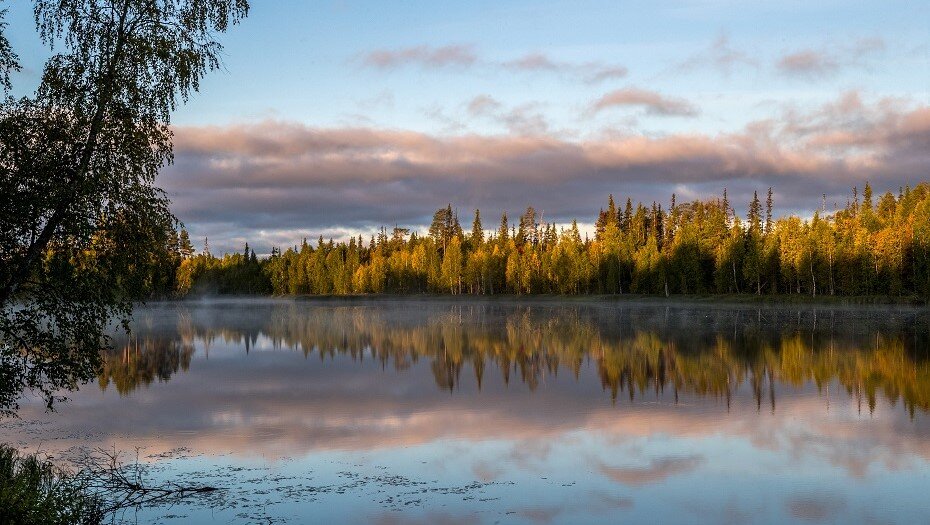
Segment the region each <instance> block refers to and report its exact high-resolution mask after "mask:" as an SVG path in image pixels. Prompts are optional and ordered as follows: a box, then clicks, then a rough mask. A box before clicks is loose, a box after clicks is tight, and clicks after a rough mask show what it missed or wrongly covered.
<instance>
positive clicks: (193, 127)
mask: <svg viewBox="0 0 930 525" xmlns="http://www.w3.org/2000/svg"><path fill="white" fill-rule="evenodd" d="M30 4H31V3H30V2H26V1H19V0H17V1H14V2H6V4H5V6H6V8H7V9H9V13H8V15H7V21H8V22H9V26H8V28H7V33H8V36H9V38H10V41H11V43H12V45H13V47H14V49H15V50H16V51H17V53H18V54H19V55H20V57H21V59H22V62H23V65H24V66H25V67H24V69H23V71H22V72H21V73H19V74H17V75H16V76H15V77H14V93H15V94H28V93H29V92H31V91H32V90H34V89H35V86H36V85H37V83H38V80H39V73H40V72H41V69H42V64H43V62H44V60H45V58H47V57H48V56H49V54H50V51H49V50H48V49H46V48H44V47H43V46H42V45H41V43H40V42H39V40H38V37H37V36H36V34H35V27H34V25H33V23H32V18H31V7H30ZM251 4H252V8H251V12H250V15H249V17H248V18H247V19H246V20H245V21H244V22H243V23H242V24H241V25H240V26H237V27H234V28H233V29H232V30H231V31H229V32H228V33H227V34H223V35H220V41H221V42H222V43H223V45H224V47H225V50H224V65H223V69H222V70H221V71H216V72H213V73H211V74H210V75H209V76H208V77H207V78H206V79H205V81H204V82H203V84H202V86H201V90H200V92H199V93H198V94H197V95H196V96H194V97H193V98H192V99H191V100H190V101H189V102H188V103H187V104H186V105H184V106H183V107H180V108H179V109H178V110H177V111H176V113H175V114H174V116H173V119H172V125H173V127H174V132H175V162H174V164H172V165H171V166H167V167H166V168H164V170H163V172H162V174H161V175H160V176H159V178H158V181H157V182H158V184H159V185H160V186H161V187H163V188H164V189H165V190H166V192H167V193H168V195H169V197H170V198H171V200H172V203H173V204H172V209H173V211H174V212H175V214H176V215H177V216H178V218H179V219H180V220H181V221H183V222H184V224H185V226H186V228H187V229H188V230H189V231H190V232H191V236H192V237H193V238H195V239H202V238H204V237H209V239H210V246H211V248H212V249H213V251H214V252H215V253H219V252H223V251H240V250H241V247H242V245H243V244H244V243H245V242H249V243H250V245H252V246H253V247H254V248H255V249H256V250H257V251H258V252H259V253H267V252H268V251H270V249H271V247H272V246H284V247H286V246H290V245H293V244H296V243H299V242H300V240H301V239H302V238H309V239H315V238H317V237H319V236H320V235H322V236H324V237H326V238H329V237H333V238H336V239H340V238H346V237H347V236H349V235H358V234H363V235H365V236H366V237H367V236H369V235H370V234H371V233H372V232H373V231H375V230H376V229H377V228H379V227H380V226H382V225H383V226H387V227H388V228H392V227H394V226H395V225H400V226H403V227H411V228H413V229H423V228H424V227H425V225H427V224H428V223H429V220H430V218H431V216H432V213H433V212H434V211H435V210H436V209H437V208H439V207H441V206H445V205H446V204H447V203H450V204H452V206H453V208H455V209H456V210H458V212H459V215H460V219H461V221H462V223H463V224H464V225H465V226H466V228H467V227H468V226H469V225H470V224H471V220H472V216H473V213H474V210H475V209H476V208H480V209H481V211H482V217H483V219H484V225H485V227H486V228H489V229H490V228H493V227H494V226H495V225H496V224H497V223H498V222H499V217H500V214H501V213H502V212H505V211H506V212H507V213H508V214H509V215H510V216H511V217H514V216H517V215H518V214H519V213H520V212H521V211H522V210H523V209H525V208H526V206H529V205H532V206H534V207H536V209H537V210H540V211H541V212H542V214H543V219H544V220H545V221H547V222H550V221H554V222H557V223H560V224H564V223H568V222H570V221H571V220H572V219H578V220H579V222H581V223H582V224H590V223H591V222H593V220H594V217H595V215H596V213H597V211H598V209H599V208H601V207H603V206H605V205H606V201H607V195H608V194H610V193H612V194H613V195H614V196H615V197H616V198H617V199H618V200H620V201H621V202H623V201H625V200H626V199H627V198H632V199H633V201H634V202H636V201H643V202H646V203H647V204H648V203H651V202H652V201H657V202H660V203H663V204H665V205H666V206H667V204H668V201H669V199H670V197H671V195H672V193H674V194H675V195H676V197H677V200H678V201H679V202H681V201H684V200H689V199H695V198H712V197H714V196H717V195H720V194H721V193H722V191H723V189H724V188H726V189H727V191H728V195H729V196H730V199H731V201H733V202H734V203H736V204H737V210H742V209H744V208H745V205H744V204H743V205H742V207H741V206H740V204H741V203H748V201H749V199H751V197H752V193H753V192H754V191H758V192H760V194H761V193H764V192H766V191H767V190H768V188H769V187H772V188H773V191H774V194H775V204H776V211H777V212H778V213H782V214H787V213H800V214H802V215H805V216H809V215H811V214H812V213H813V211H814V210H815V209H819V208H820V207H821V206H822V205H823V202H824V198H823V195H824V194H825V195H826V196H827V198H826V202H827V207H828V208H830V209H832V207H833V206H834V204H836V205H840V206H842V205H844V204H845V202H846V199H847V198H848V197H849V196H850V195H851V191H852V190H851V188H852V187H853V186H858V187H859V188H861V187H862V186H863V185H864V184H865V182H866V181H870V182H871V183H872V185H873V187H875V188H876V190H877V191H886V190H892V191H895V192H897V189H898V188H899V187H900V186H903V185H906V184H911V185H913V184H916V183H917V182H920V181H922V180H928V179H930V175H928V167H930V23H928V22H927V21H928V20H930V2H928V1H926V0H920V1H914V0H910V1H905V2H898V1H882V2H872V1H869V2H866V1H863V2H841V1H830V0H827V1H816V0H807V1H804V2H800V1H794V0H780V1H759V2H740V1H735V0H733V1H730V0H708V1H697V0H690V1H669V2H648V1H643V2H620V1H586V0H573V1H533V2H529V1H522V0H521V1H506V2H502V1H497V2H485V1H483V0H481V1H472V2H444V1H428V2H427V1H424V2H415V1H404V2H383V1H364V2H363V1H350V0H342V1H320V2H305V1H283V0H282V1H274V2H271V1H267V0H266V1H261V0H252V2H251ZM201 243H202V240H201V241H199V242H198V244H201Z"/></svg>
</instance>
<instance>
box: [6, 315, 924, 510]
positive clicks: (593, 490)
mask: <svg viewBox="0 0 930 525" xmlns="http://www.w3.org/2000/svg"><path fill="white" fill-rule="evenodd" d="M928 323H930V319H928V311H927V310H917V309H869V308H835V309H816V308H812V307H800V308H762V309H758V308H745V307H726V306H720V305H712V306H703V305H701V306H699V307H698V306H693V305H692V306H688V305H682V306H674V307H673V306H669V307H666V305H665V304H663V303H656V302H652V303H645V304H632V303H627V302H623V303H604V302H597V301H593V302H592V301H578V302H576V303H569V304H560V303H558V302H554V301H545V300H532V301H530V302H520V301H508V300H493V301H487V302H474V301H469V302H458V301H453V300H438V299H434V300H428V301H417V300H370V301H343V300H337V301H272V300H261V301H247V302H236V301H214V302H203V303H185V304H176V303H169V304H156V305H150V306H149V307H146V308H144V309H142V310H140V311H139V312H138V313H137V315H136V320H135V328H136V329H135V332H134V334H133V337H132V338H131V339H125V338H124V339H123V340H120V341H119V345H118V350H116V351H114V352H113V353H112V354H111V355H107V356H106V357H107V359H106V366H105V368H104V370H103V372H102V374H101V377H100V381H99V383H97V384H91V385H88V386H87V387H85V388H83V389H82V390H81V391H79V392H77V393H76V394H75V395H74V396H73V398H72V400H71V402H70V403H68V404H65V405H62V406H61V407H60V409H59V410H60V411H59V412H58V413H56V414H53V415H47V414H44V413H43V407H42V405H41V403H34V404H28V403H27V404H25V405H24V409H23V411H22V417H23V424H22V425H20V426H17V425H12V424H9V425H6V426H4V427H0V439H2V440H6V441H11V442H13V443H14V444H17V445H18V446H21V447H23V448H29V447H32V448H41V449H42V450H44V451H62V452H67V451H68V450H69V449H70V448H71V447H88V446H89V447H106V448H110V447H115V448H117V449H119V450H129V451H132V450H135V448H136V447H142V450H143V451H144V452H143V454H144V455H143V458H144V460H145V461H151V462H153V463H156V464H158V465H162V466H164V468H165V473H166V475H170V476H182V477H183V476H194V477H195V478H196V479H200V480H204V482H205V483H209V484H213V485H217V486H224V487H229V490H228V492H225V493H224V498H225V502H224V503H222V504H219V506H216V505H211V506H210V507H209V508H197V507H184V508H180V509H178V508H175V509H168V510H165V509H149V510H144V511H142V512H141V513H140V515H139V516H134V517H133V518H134V519H135V518H138V523H200V522H203V523H228V522H236V523H268V522H269V521H271V522H286V523H336V522H338V523H385V524H388V523H505V524H506V523H514V524H535V523H565V524H574V523H616V522H618V521H621V522H623V521H632V522H645V523H657V522H659V523H754V522H759V523H791V522H795V523H810V522H828V523H829V522H834V523H875V522H880V523H915V522H917V523H919V522H921V521H922V520H925V517H926V516H928V515H930V500H927V498H926V497H925V492H926V488H927V486H928V485H930V418H928V417H927V414H926V412H927V410H928V401H930V370H928V366H930V356H928V348H930V344H928V342H930V329H928ZM29 421H37V422H38V423H36V424H32V423H29Z"/></svg>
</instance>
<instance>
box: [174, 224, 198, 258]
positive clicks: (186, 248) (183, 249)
mask: <svg viewBox="0 0 930 525" xmlns="http://www.w3.org/2000/svg"><path fill="white" fill-rule="evenodd" d="M178 252H179V253H180V254H181V257H183V258H185V259H189V258H190V257H193V255H194V245H193V244H192V243H191V237H190V235H189V234H188V233H187V230H185V229H184V228H181V234H180V235H179V236H178Z"/></svg>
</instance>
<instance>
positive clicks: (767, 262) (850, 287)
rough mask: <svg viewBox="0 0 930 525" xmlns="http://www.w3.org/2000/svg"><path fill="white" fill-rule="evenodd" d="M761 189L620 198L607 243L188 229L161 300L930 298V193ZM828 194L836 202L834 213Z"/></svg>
mask: <svg viewBox="0 0 930 525" xmlns="http://www.w3.org/2000/svg"><path fill="white" fill-rule="evenodd" d="M772 196H773V193H772V190H771V189H769V190H768V193H767V195H762V196H761V197H760V196H759V194H758V193H756V194H755V195H754V197H753V199H752V201H751V202H750V203H749V205H748V208H747V209H748V212H747V214H746V217H745V219H744V218H742V217H740V216H739V215H737V213H736V212H735V210H734V208H733V206H732V205H731V203H730V201H729V199H728V197H727V194H726V191H725V190H724V192H723V194H722V195H721V196H720V197H717V198H713V199H707V200H695V201H692V202H676V198H675V195H672V197H671V200H670V204H669V205H668V207H667V208H663V206H662V205H661V204H656V203H655V202H653V203H652V204H651V205H644V204H642V203H638V204H635V205H634V204H633V203H632V202H631V200H630V199H626V201H625V203H623V204H621V203H619V202H618V201H617V200H615V199H614V197H613V195H610V196H609V197H608V198H607V199H606V201H607V202H606V207H604V208H602V209H601V210H600V211H599V212H598V213H596V214H595V215H593V217H595V218H596V221H595V232H594V234H593V238H590V237H589V236H588V235H582V234H581V232H580V230H579V228H578V224H577V222H573V223H572V225H571V226H570V227H557V226H556V225H555V224H552V223H542V222H541V221H540V215H539V214H538V213H537V212H536V210H535V209H534V208H533V207H529V208H527V209H526V211H525V212H524V213H523V214H522V215H520V216H519V217H517V218H515V219H513V220H511V219H510V218H508V216H507V215H506V214H504V215H503V216H502V217H500V222H499V223H496V224H495V225H494V227H492V228H486V227H485V224H484V222H483V218H482V216H481V213H480V211H479V210H475V212H474V218H473V220H472V224H471V227H470V228H469V229H468V230H465V229H464V228H463V227H462V225H461V222H460V220H459V217H458V215H457V213H456V212H454V211H453V207H452V206H451V205H448V206H445V207H442V208H439V209H438V210H437V211H436V213H435V215H434V216H433V220H432V223H431V225H430V227H429V230H428V232H426V233H425V234H418V233H417V232H415V231H414V232H411V231H410V230H409V229H407V228H400V227H394V228H393V229H390V230H389V229H387V228H384V227H382V228H381V229H380V231H379V232H378V233H377V235H374V236H372V237H371V238H370V239H369V240H368V241H367V242H366V240H365V239H364V238H362V237H357V238H351V239H349V240H348V241H344V242H334V241H333V240H332V239H330V240H324V239H323V238H322V237H320V238H319V239H318V240H317V241H316V242H315V243H312V242H308V241H307V240H306V239H304V241H303V242H302V243H301V244H300V245H298V246H292V247H287V248H286V249H284V250H282V249H280V248H273V249H272V251H271V254H270V255H269V256H267V257H261V258H259V257H258V256H257V255H256V253H255V251H254V250H252V249H251V248H250V247H249V246H248V245H246V246H245V248H244V249H243V251H242V252H241V253H235V254H225V255H223V256H222V257H216V256H214V255H212V254H211V253H210V251H209V247H208V242H209V241H208V240H207V241H206V242H205V244H206V246H205V249H204V250H202V251H201V252H200V253H196V252H195V250H194V247H193V244H192V242H191V240H190V236H189V234H188V232H187V231H186V230H181V231H180V232H179V233H178V234H177V235H174V236H172V237H170V239H169V240H168V241H167V246H166V249H165V250H163V253H162V254H161V255H160V256H158V258H159V262H158V264H157V265H154V268H156V269H154V270H153V271H152V272H150V278H149V283H148V286H149V288H150V291H151V293H152V294H153V295H162V296H164V295H171V296H175V297H183V296H187V295H189V294H244V295H247V294H274V295H304V294H314V295H351V294H422V293H432V294H475V295H491V294H518V295H520V294H567V295H576V294H626V293H632V294H647V295H664V296H669V295H672V294H751V295H806V296H812V297H817V296H895V297H917V298H924V299H925V298H927V297H928V296H930V184H928V183H920V184H918V185H917V186H915V187H913V188H912V187H902V188H901V189H900V190H899V191H898V192H897V194H896V195H895V194H894V193H891V192H887V193H884V194H883V195H880V196H878V195H873V192H872V188H871V186H870V185H869V184H866V185H865V187H864V188H863V190H862V191H861V193H860V192H859V190H858V189H856V188H853V190H852V195H851V196H850V197H849V200H848V202H847V204H846V205H845V207H843V208H838V209H835V210H832V211H831V212H829V213H828V212H827V210H826V206H825V205H824V206H823V207H822V208H821V209H820V210H816V211H814V212H813V213H812V215H811V216H810V217H809V218H802V217H798V216H780V217H777V218H776V217H775V214H774V213H775V212H774V209H773V208H774V206H773V197H772ZM825 203H826V197H825V196H824V204H825Z"/></svg>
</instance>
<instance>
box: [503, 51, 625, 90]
mask: <svg viewBox="0 0 930 525" xmlns="http://www.w3.org/2000/svg"><path fill="white" fill-rule="evenodd" d="M500 66H501V67H503V68H504V69H506V70H509V71H523V72H527V71H529V72H538V71H546V72H551V73H558V74H565V75H571V76H577V77H581V78H582V79H583V80H584V81H585V82H587V83H589V84H597V83H600V82H604V81H606V80H611V79H615V78H623V77H625V76H626V75H627V73H628V72H629V71H628V70H627V68H626V67H624V66H621V65H618V64H604V63H602V62H582V63H576V62H563V61H557V60H554V59H552V58H551V57H549V56H548V55H546V54H543V53H539V52H533V53H528V54H526V55H523V56H522V57H519V58H515V59H513V60H508V61H504V62H501V63H500Z"/></svg>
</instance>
